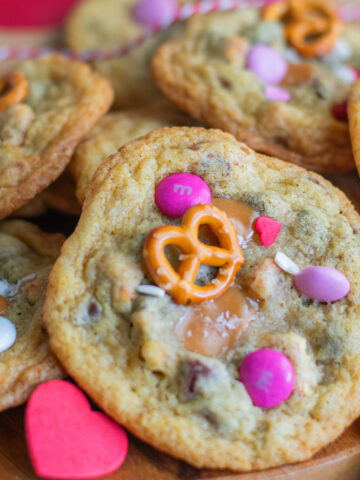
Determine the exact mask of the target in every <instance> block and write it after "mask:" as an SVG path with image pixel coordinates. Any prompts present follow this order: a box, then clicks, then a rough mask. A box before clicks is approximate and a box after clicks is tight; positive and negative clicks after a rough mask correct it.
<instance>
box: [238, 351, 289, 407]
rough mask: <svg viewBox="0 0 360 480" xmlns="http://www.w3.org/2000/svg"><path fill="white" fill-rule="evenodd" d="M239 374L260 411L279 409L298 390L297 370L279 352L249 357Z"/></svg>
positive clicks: (266, 352) (255, 353) (253, 353)
mask: <svg viewBox="0 0 360 480" xmlns="http://www.w3.org/2000/svg"><path fill="white" fill-rule="evenodd" d="M239 374H240V381H241V382H242V383H243V384H244V386H245V388H246V390H247V392H248V394H249V396H250V398H251V400H252V402H253V404H254V405H255V406H257V407H261V408H272V407H276V406H277V405H279V404H280V403H282V402H284V401H285V400H286V399H287V398H288V397H289V396H290V395H291V393H292V391H293V390H294V384H295V373H294V369H293V366H292V364H291V362H290V360H289V359H288V358H287V357H286V356H285V355H284V354H282V353H281V352H278V351H277V350H271V349H268V348H264V349H261V350H256V351H255V352H252V353H249V355H247V356H246V357H245V358H244V360H243V362H242V364H241V366H240V369H239Z"/></svg>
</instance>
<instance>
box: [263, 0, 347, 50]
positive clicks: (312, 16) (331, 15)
mask: <svg viewBox="0 0 360 480" xmlns="http://www.w3.org/2000/svg"><path fill="white" fill-rule="evenodd" d="M263 18H264V19H265V20H274V21H278V20H282V21H283V22H284V23H285V26H286V27H285V35H286V38H287V40H288V42H289V43H290V45H291V46H292V47H294V48H295V49H296V50H297V51H298V52H299V53H300V54H301V55H304V56H306V57H321V56H323V55H326V54H327V53H329V52H330V51H331V50H332V49H333V48H334V46H335V42H336V40H337V39H338V38H339V36H340V35H341V33H342V31H343V23H342V21H341V20H340V19H339V18H337V16H336V13H335V11H334V9H333V8H332V7H331V5H330V4H329V3H328V2H326V1H322V0H284V1H282V2H275V3H272V4H270V5H268V6H267V7H265V8H264V9H263Z"/></svg>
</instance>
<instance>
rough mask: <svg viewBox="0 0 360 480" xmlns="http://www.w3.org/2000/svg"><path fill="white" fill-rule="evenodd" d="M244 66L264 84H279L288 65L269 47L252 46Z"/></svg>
mask: <svg viewBox="0 0 360 480" xmlns="http://www.w3.org/2000/svg"><path fill="white" fill-rule="evenodd" d="M246 65H247V68H248V69H249V70H251V71H252V72H253V73H255V75H256V76H257V77H259V78H260V80H262V81H263V82H264V83H267V84H276V83H280V82H281V80H282V79H283V78H284V77H285V75H286V72H287V69H288V65H287V62H286V60H285V59H284V58H283V57H282V56H281V55H280V53H279V52H277V51H276V50H275V49H274V48H272V47H270V46H269V45H263V44H258V45H254V46H253V47H252V48H251V49H250V51H249V53H248V56H247V60H246Z"/></svg>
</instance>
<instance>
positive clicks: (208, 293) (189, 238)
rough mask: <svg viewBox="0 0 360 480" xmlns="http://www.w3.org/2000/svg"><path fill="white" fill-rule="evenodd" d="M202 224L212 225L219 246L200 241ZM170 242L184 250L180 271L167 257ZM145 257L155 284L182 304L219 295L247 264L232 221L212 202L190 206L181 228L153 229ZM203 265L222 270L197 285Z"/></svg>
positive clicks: (146, 242) (147, 241) (201, 300)
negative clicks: (205, 283)
mask: <svg viewBox="0 0 360 480" xmlns="http://www.w3.org/2000/svg"><path fill="white" fill-rule="evenodd" d="M200 225H208V226H209V227H210V228H211V230H212V231H213V233H214V234H215V235H216V237H217V238H218V241H219V244H220V247H215V246H210V245H206V244H204V243H202V242H201V241H200V240H199V238H198V234H199V227H200ZM167 245H175V246H177V247H178V248H179V249H180V250H181V252H182V255H181V257H180V260H181V263H180V268H179V270H178V272H177V271H175V270H174V268H173V267H172V265H171V264H170V262H169V260H168V259H167V258H166V256H165V253H164V249H165V247H166V246H167ZM143 256H144V260H145V263H146V266H147V269H148V271H149V273H150V275H151V277H152V279H153V280H154V281H155V283H156V284H157V285H158V286H159V287H161V288H163V289H164V290H166V292H167V293H169V294H170V295H171V296H172V297H173V299H174V301H175V302H176V303H180V304H187V303H200V302H203V301H205V300H211V299H212V298H216V297H218V296H220V295H221V294H222V293H224V291H225V290H226V289H227V288H228V287H229V285H230V284H231V282H232V281H233V279H234V277H235V275H236V272H237V271H238V270H239V268H240V267H241V266H242V264H243V263H244V257H243V254H242V250H241V248H240V246H239V243H238V239H237V236H236V233H235V230H234V227H233V226H232V223H231V222H230V220H229V218H228V217H227V215H226V214H225V213H224V212H223V211H221V210H219V209H218V208H216V207H214V206H213V205H197V206H195V207H191V208H190V209H189V210H188V211H187V212H186V213H185V215H184V217H183V219H182V224H181V226H180V227H176V226H163V227H158V228H155V229H154V230H152V231H151V232H150V234H149V235H148V237H147V238H146V241H145V245H144V249H143ZM202 264H203V265H210V266H213V267H219V271H218V274H217V276H216V277H215V278H214V279H213V280H212V281H211V282H210V283H209V284H207V285H205V286H198V285H195V283H194V282H195V279H196V275H197V273H198V270H199V267H200V265H202Z"/></svg>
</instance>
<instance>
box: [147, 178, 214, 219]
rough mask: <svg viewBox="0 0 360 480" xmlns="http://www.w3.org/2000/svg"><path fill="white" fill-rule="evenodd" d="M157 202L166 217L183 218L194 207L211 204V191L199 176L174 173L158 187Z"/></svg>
mask: <svg viewBox="0 0 360 480" xmlns="http://www.w3.org/2000/svg"><path fill="white" fill-rule="evenodd" d="M155 202H156V205H157V206H158V208H159V209H160V210H161V211H162V213H165V215H167V216H169V217H173V218H174V217H182V216H183V215H184V213H185V212H186V211H187V210H188V209H189V208H190V207H193V206H194V205H200V204H210V203H211V191H210V188H209V187H208V185H207V184H206V183H205V182H204V180H202V179H201V178H200V177H198V176H197V175H193V174H191V173H174V174H173V175H170V176H168V177H166V178H164V179H163V180H161V182H160V183H159V185H158V186H157V187H156V191H155Z"/></svg>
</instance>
